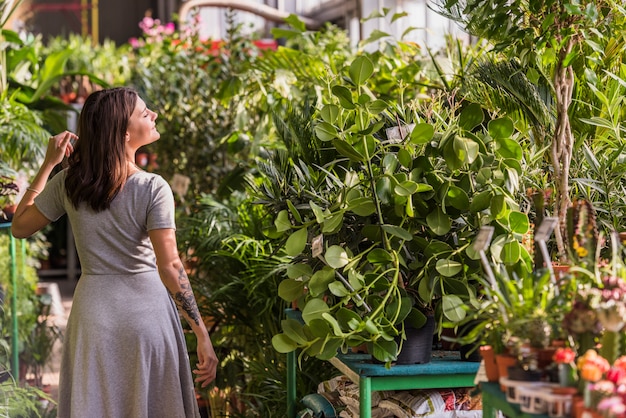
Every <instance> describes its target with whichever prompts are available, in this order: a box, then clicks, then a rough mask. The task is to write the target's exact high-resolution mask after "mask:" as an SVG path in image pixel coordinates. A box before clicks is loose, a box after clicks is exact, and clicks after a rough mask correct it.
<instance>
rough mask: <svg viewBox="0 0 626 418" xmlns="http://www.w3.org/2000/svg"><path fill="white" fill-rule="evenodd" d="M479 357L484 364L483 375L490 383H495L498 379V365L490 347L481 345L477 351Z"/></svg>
mask: <svg viewBox="0 0 626 418" xmlns="http://www.w3.org/2000/svg"><path fill="white" fill-rule="evenodd" d="M478 350H479V352H480V355H481V357H482V358H483V360H484V362H485V374H486V375H487V380H488V381H490V382H497V381H498V380H499V379H500V373H499V372H498V364H497V363H496V353H495V351H494V350H493V347H492V346H490V345H483V346H481V347H480V348H479V349H478Z"/></svg>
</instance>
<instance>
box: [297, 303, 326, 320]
mask: <svg viewBox="0 0 626 418" xmlns="http://www.w3.org/2000/svg"><path fill="white" fill-rule="evenodd" d="M329 311H330V308H329V307H328V305H327V304H326V302H324V301H323V300H322V299H318V298H315V299H310V300H308V301H307V302H306V304H305V305H304V308H303V309H302V319H304V322H305V323H307V324H308V323H309V322H311V320H313V319H320V318H322V315H324V314H325V313H328V312H329Z"/></svg>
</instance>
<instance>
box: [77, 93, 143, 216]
mask: <svg viewBox="0 0 626 418" xmlns="http://www.w3.org/2000/svg"><path fill="white" fill-rule="evenodd" d="M137 97H138V96H137V92H136V91H135V90H133V89H130V88H127V87H115V88H111V89H105V90H100V91H96V92H94V93H92V94H91V95H89V97H87V100H85V103H84V105H83V109H82V111H81V112H80V117H79V119H78V132H77V134H78V137H79V139H78V141H76V145H75V148H74V152H73V153H72V154H71V155H70V157H69V159H68V162H69V168H68V171H67V177H66V179H65V189H66V190H67V195H68V197H69V199H70V201H71V202H72V204H73V205H74V207H76V208H77V207H78V205H79V204H80V203H81V202H86V203H87V204H88V205H89V206H90V207H91V208H92V209H93V210H94V211H96V212H100V211H103V210H106V209H108V208H109V206H110V205H111V202H112V201H113V199H114V198H115V196H117V193H118V192H119V191H120V190H121V189H122V187H123V186H124V183H125V182H126V178H127V177H128V165H127V161H126V149H125V144H126V141H125V134H126V129H127V127H128V120H129V119H130V116H131V114H132V113H133V111H134V109H135V105H136V104H137Z"/></svg>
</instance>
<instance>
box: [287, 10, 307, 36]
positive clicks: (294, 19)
mask: <svg viewBox="0 0 626 418" xmlns="http://www.w3.org/2000/svg"><path fill="white" fill-rule="evenodd" d="M285 23H288V24H289V25H290V26H291V27H292V28H294V29H296V30H298V31H300V32H302V33H303V32H305V31H306V24H305V23H304V22H303V21H302V20H300V18H299V17H298V15H296V14H293V13H291V14H290V15H289V16H287V17H286V18H285Z"/></svg>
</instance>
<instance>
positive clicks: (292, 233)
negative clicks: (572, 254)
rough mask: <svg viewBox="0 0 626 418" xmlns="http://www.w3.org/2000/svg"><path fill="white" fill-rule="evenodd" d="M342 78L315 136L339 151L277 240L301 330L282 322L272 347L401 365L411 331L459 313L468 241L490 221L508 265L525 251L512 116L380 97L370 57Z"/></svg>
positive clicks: (466, 288) (279, 221)
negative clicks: (357, 350)
mask: <svg viewBox="0 0 626 418" xmlns="http://www.w3.org/2000/svg"><path fill="white" fill-rule="evenodd" d="M341 71H342V72H341V77H340V76H339V74H338V76H337V77H335V78H333V80H332V81H331V82H330V85H329V89H328V92H329V94H328V96H326V97H324V100H325V101H326V103H325V104H324V106H323V107H322V108H321V109H320V111H319V113H318V118H319V119H318V121H317V123H316V124H315V128H314V130H315V133H316V135H317V140H318V141H320V142H321V143H322V144H323V148H324V149H325V150H330V151H332V152H334V153H335V157H334V159H332V158H328V159H327V160H326V162H325V164H324V165H323V166H322V167H321V170H320V169H319V168H318V169H317V170H316V169H315V168H312V170H311V172H310V175H311V177H313V179H312V181H316V182H317V186H319V187H321V188H322V189H321V190H320V189H319V188H318V189H316V191H317V192H316V193H315V194H307V195H306V196H304V197H303V196H302V195H301V196H299V200H293V201H292V200H288V199H286V201H285V204H286V207H285V208H284V209H282V210H279V211H277V212H278V215H277V217H276V221H275V230H274V231H273V233H275V234H282V235H283V236H284V237H285V250H286V252H287V254H288V255H290V256H292V257H293V263H292V265H290V266H289V268H288V269H287V275H288V278H287V279H286V280H284V281H283V282H281V285H280V287H279V294H280V296H281V297H283V298H284V299H285V300H288V301H291V300H296V299H297V300H298V306H299V307H300V309H301V310H302V318H303V323H299V322H298V321H295V320H292V319H287V320H285V321H284V322H283V332H282V333H281V334H279V335H276V336H275V338H274V340H273V343H274V347H275V348H276V349H277V350H279V351H282V352H289V351H292V350H294V349H296V348H301V349H302V355H311V356H317V357H319V358H330V357H333V356H335V355H336V354H337V351H338V349H339V350H341V351H347V350H348V349H349V348H350V347H352V346H356V345H360V344H362V343H364V342H365V343H367V344H368V346H369V348H370V353H372V355H373V356H374V357H375V358H376V359H378V360H380V361H383V362H393V361H395V360H396V358H397V355H398V353H399V351H400V349H399V346H398V344H397V342H396V339H395V338H396V337H398V336H401V337H404V335H405V333H406V326H407V324H409V323H411V322H414V323H415V324H416V325H417V326H418V327H419V326H421V324H423V323H424V322H425V317H426V315H425V313H428V312H431V313H432V314H434V315H435V318H436V321H437V326H438V329H441V328H442V327H443V326H444V324H446V323H448V324H455V323H459V322H461V321H462V320H463V318H464V317H465V315H466V311H465V310H464V309H463V305H464V303H466V302H467V303H469V301H470V300H472V299H475V296H476V291H477V290H476V289H477V288H478V287H479V285H480V282H479V281H478V278H479V277H480V274H481V273H480V264H479V262H478V259H479V254H477V253H476V252H474V251H473V250H472V245H471V244H472V240H473V238H474V237H475V236H476V233H477V232H478V229H479V228H480V227H481V226H482V225H484V224H489V223H494V224H495V225H497V237H496V239H495V240H494V242H496V243H497V244H498V245H499V246H500V249H501V251H500V254H501V257H502V258H503V259H505V260H506V261H507V262H508V263H511V264H515V263H517V262H519V261H520V260H521V258H522V257H523V256H527V252H526V250H525V249H524V248H523V247H522V246H521V245H520V237H521V236H522V235H523V234H525V233H527V232H528V227H529V223H528V217H527V216H526V215H525V214H524V213H521V212H520V211H519V210H518V208H517V205H516V203H515V199H514V198H513V196H514V193H515V192H516V191H517V185H518V179H519V175H520V174H521V162H520V160H521V147H520V146H519V144H518V143H517V142H515V141H514V140H512V139H511V136H512V135H514V134H515V130H514V127H513V123H512V122H511V121H510V120H508V119H506V118H504V119H501V118H492V119H490V120H485V114H484V112H483V110H482V108H481V107H480V106H479V105H477V104H472V103H457V104H452V106H451V107H450V106H448V105H450V102H449V101H447V99H445V98H440V100H432V101H428V102H426V103H423V104H422V106H423V107H420V106H419V104H418V105H417V106H416V107H415V108H412V109H404V108H402V107H401V106H399V105H397V104H393V102H392V101H391V99H389V100H390V101H389V103H388V102H387V101H385V100H382V99H381V98H379V97H378V96H377V92H376V83H374V82H371V81H370V82H368V80H369V79H370V77H372V76H373V74H374V65H373V61H372V60H370V59H369V58H368V57H367V56H365V55H363V56H359V57H357V58H356V59H355V60H353V61H352V62H351V63H350V64H349V65H348V66H347V67H346V68H345V69H342V70H341ZM346 80H347V81H346ZM381 96H382V95H381ZM407 101H408V100H407ZM400 102H402V100H400ZM321 148H322V146H320V149H321ZM301 167H303V165H302V164H301ZM314 171H315V174H313V172H314ZM309 197H310V198H309ZM452 326H453V325H452Z"/></svg>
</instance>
